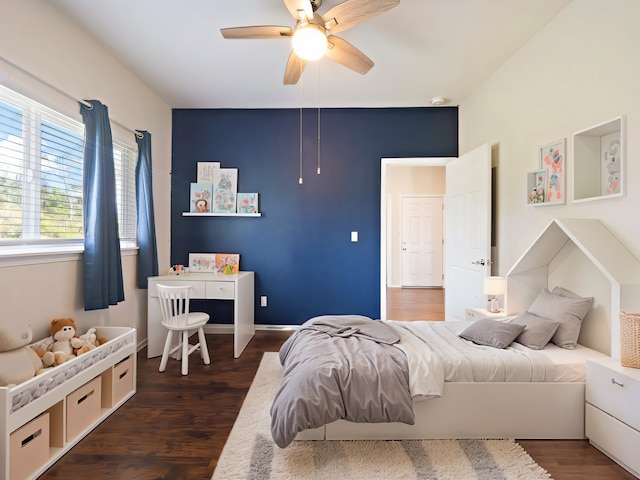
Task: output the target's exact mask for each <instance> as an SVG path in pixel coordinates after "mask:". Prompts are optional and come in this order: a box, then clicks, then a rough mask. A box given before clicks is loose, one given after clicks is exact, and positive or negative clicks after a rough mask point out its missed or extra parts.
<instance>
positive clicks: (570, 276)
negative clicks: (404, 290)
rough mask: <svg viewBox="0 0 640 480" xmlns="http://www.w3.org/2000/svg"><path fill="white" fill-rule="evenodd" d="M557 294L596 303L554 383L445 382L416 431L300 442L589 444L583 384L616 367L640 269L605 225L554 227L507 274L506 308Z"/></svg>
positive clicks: (570, 222) (310, 436)
mask: <svg viewBox="0 0 640 480" xmlns="http://www.w3.org/2000/svg"><path fill="white" fill-rule="evenodd" d="M557 285H562V287H564V288H562V289H561V290H560V291H559V292H558V291H556V292H555V293H558V294H561V293H563V294H564V295H567V296H571V295H574V296H576V297H578V298H592V301H591V303H590V308H589V309H588V311H587V312H586V313H585V315H584V316H583V320H582V321H581V322H579V324H578V332H577V333H578V339H577V342H576V348H575V349H573V350H571V349H567V348H564V349H559V348H555V347H554V346H553V343H554V342H552V345H549V346H545V348H544V349H543V350H542V353H541V354H542V355H551V357H552V358H551V360H552V361H553V362H555V363H554V369H556V370H557V372H556V375H555V378H554V380H556V381H542V382H541V381H533V382H532V381H529V382H517V381H516V382H495V381H488V382H466V381H461V382H460V381H458V382H445V383H444V385H443V391H442V394H441V396H439V397H436V398H432V399H428V400H422V399H413V400H412V405H413V410H414V417H415V418H414V423H413V425H409V424H406V423H403V422H384V423H354V422H350V421H346V420H337V421H331V422H328V423H327V424H325V425H322V426H319V427H318V428H308V429H304V430H303V431H300V432H299V433H298V434H297V436H296V439H297V440H322V439H326V440H334V439H335V440H342V439H354V440H356V439H383V440H384V439H389V440H392V439H429V438H504V437H511V438H520V439H582V438H585V437H584V402H585V383H584V377H580V376H578V377H576V375H583V373H582V372H584V363H585V359H586V358H590V357H597V356H611V357H614V358H618V355H619V345H620V335H619V322H618V314H619V313H620V311H640V262H639V261H638V260H637V259H636V258H635V257H633V255H631V254H630V253H629V251H628V250H627V249H626V248H624V246H623V245H622V244H621V243H620V241H619V240H618V239H617V238H616V237H615V236H614V235H613V234H612V233H611V232H610V231H609V230H608V229H607V228H606V227H604V225H603V224H602V223H601V222H600V221H599V220H597V219H555V220H553V221H551V222H550V223H549V224H548V225H547V227H546V228H545V229H544V230H543V231H542V233H541V234H540V235H539V236H538V237H537V238H536V239H535V240H534V241H533V243H532V244H531V245H530V246H529V248H528V249H527V250H526V251H525V252H524V253H523V255H522V256H521V257H520V258H519V259H518V260H517V261H516V263H515V264H514V266H513V267H512V268H511V269H510V270H509V272H508V273H507V296H506V307H505V309H506V311H507V312H508V313H509V314H510V315H511V316H517V315H519V314H523V313H525V312H527V311H529V309H530V307H531V306H532V304H534V303H535V301H536V300H537V297H538V296H539V295H540V293H541V292H542V291H543V290H546V289H549V290H551V291H553V289H554V287H555V286H557ZM580 296H581V297H580ZM539 306H540V305H538V307H539ZM543 306H544V305H543ZM533 310H534V313H538V314H540V316H542V317H550V316H552V315H551V314H550V313H549V311H548V310H547V311H545V310H544V308H543V309H542V311H541V310H539V309H537V307H536V308H533ZM445 323H447V322H445ZM575 333H576V332H575V331H574V332H573V334H572V335H574V334H575ZM559 343H562V342H559ZM565 346H566V345H565ZM556 347H557V345H556ZM563 375H567V377H565V376H563Z"/></svg>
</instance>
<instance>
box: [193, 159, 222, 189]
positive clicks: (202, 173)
mask: <svg viewBox="0 0 640 480" xmlns="http://www.w3.org/2000/svg"><path fill="white" fill-rule="evenodd" d="M218 168H220V162H198V174H197V177H196V178H197V180H196V181H197V182H198V183H211V184H213V182H214V180H215V171H216V170H217V169H218Z"/></svg>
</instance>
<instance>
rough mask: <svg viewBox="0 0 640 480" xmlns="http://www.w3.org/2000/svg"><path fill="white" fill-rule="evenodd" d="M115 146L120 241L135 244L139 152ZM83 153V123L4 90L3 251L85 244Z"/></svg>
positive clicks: (0, 136) (0, 139) (0, 92)
mask: <svg viewBox="0 0 640 480" xmlns="http://www.w3.org/2000/svg"><path fill="white" fill-rule="evenodd" d="M132 136H133V134H132ZM113 147H114V162H115V169H116V196H117V206H118V224H119V229H120V231H119V234H120V239H121V240H125V241H135V238H136V208H135V202H136V199H135V163H136V156H137V153H136V152H137V149H136V148H134V147H131V146H129V145H126V144H124V143H121V142H114V145H113ZM83 149H84V125H83V124H82V123H81V122H79V121H76V120H74V119H71V118H69V117H67V116H64V115H62V114H60V113H58V112H56V111H54V110H52V109H50V108H48V107H46V106H44V105H42V104H39V103H37V102H34V101H32V100H30V99H29V98H27V97H24V96H23V95H20V94H18V93H16V92H14V91H12V90H9V89H7V88H5V87H3V86H0V246H1V245H3V244H14V243H20V244H29V243H56V244H59V243H70V242H71V243H74V242H75V243H79V242H80V241H81V240H82V239H83V225H82V223H83V222H82V194H83V192H82V155H83Z"/></svg>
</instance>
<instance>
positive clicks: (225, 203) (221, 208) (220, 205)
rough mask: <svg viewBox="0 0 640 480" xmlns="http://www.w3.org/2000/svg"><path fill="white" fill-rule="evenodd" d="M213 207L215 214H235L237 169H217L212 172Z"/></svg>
mask: <svg viewBox="0 0 640 480" xmlns="http://www.w3.org/2000/svg"><path fill="white" fill-rule="evenodd" d="M214 175H215V176H214V182H213V207H212V210H211V211H212V212H215V213H236V196H237V194H238V169H237V168H218V169H217V170H216V171H215V172H214Z"/></svg>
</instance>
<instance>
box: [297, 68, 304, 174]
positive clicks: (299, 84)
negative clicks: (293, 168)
mask: <svg viewBox="0 0 640 480" xmlns="http://www.w3.org/2000/svg"><path fill="white" fill-rule="evenodd" d="M300 70H301V71H302V59H300ZM298 100H299V101H300V177H299V178H298V184H300V185H302V183H303V182H304V180H303V179H302V78H300V80H299V81H298Z"/></svg>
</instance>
